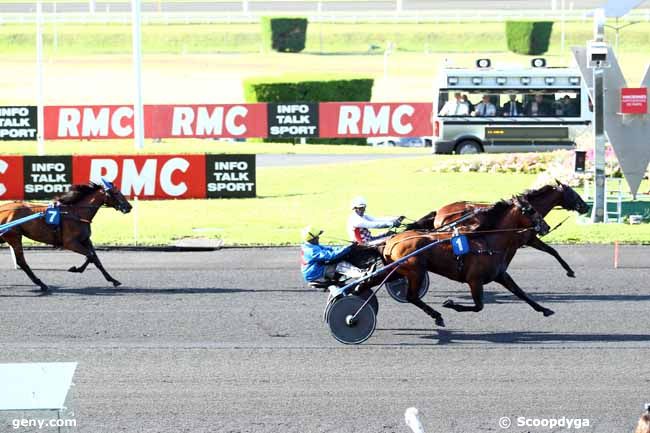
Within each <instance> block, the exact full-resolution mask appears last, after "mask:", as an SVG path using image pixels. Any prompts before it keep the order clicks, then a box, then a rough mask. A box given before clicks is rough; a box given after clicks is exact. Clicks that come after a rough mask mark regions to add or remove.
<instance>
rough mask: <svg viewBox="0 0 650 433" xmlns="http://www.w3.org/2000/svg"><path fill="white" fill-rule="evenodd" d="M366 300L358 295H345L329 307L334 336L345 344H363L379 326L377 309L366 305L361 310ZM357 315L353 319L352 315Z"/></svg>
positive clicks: (331, 329) (329, 322)
mask: <svg viewBox="0 0 650 433" xmlns="http://www.w3.org/2000/svg"><path fill="white" fill-rule="evenodd" d="M364 302H365V300H363V299H361V298H360V297H358V296H354V295H350V296H344V297H342V298H340V299H338V300H336V301H335V302H334V303H333V304H332V305H331V306H330V308H329V313H328V316H329V320H328V325H329V327H330V332H331V333H332V336H333V337H334V338H336V339H337V340H338V341H339V342H341V343H343V344H361V343H363V342H364V341H366V340H367V339H368V338H370V336H371V335H372V333H373V332H375V326H377V316H376V315H375V311H374V310H373V309H372V308H370V306H369V305H366V307H365V308H363V309H361V310H359V309H360V308H361V306H362V305H363V304H364ZM357 311H358V312H359V314H357V315H356V317H355V318H354V319H353V318H352V317H353V316H354V315H355V314H356V313H357Z"/></svg>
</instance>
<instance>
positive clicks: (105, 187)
mask: <svg viewBox="0 0 650 433" xmlns="http://www.w3.org/2000/svg"><path fill="white" fill-rule="evenodd" d="M103 206H106V207H111V208H113V209H115V210H118V211H120V212H122V213H124V214H127V213H129V212H130V211H131V204H130V203H129V202H128V201H127V199H126V198H125V197H124V195H122V193H121V192H120V190H119V188H117V187H116V186H115V185H113V184H112V183H110V182H108V181H106V180H104V179H102V182H101V184H95V183H90V184H88V185H73V186H72V187H71V188H70V190H69V191H68V192H66V193H64V194H62V195H60V196H56V197H54V199H53V204H51V205H49V206H48V205H43V204H32V203H27V202H23V201H16V202H12V203H7V204H4V205H2V206H0V225H5V226H11V227H10V228H8V229H7V230H5V231H0V243H3V242H6V243H8V244H9V245H10V246H11V247H12V248H13V251H14V255H15V257H16V264H17V265H18V266H19V267H20V268H21V269H22V270H23V271H24V272H25V274H27V276H28V277H29V279H30V280H32V282H33V283H34V284H36V285H38V286H39V287H40V288H41V290H42V291H43V292H47V291H48V290H49V287H48V286H47V285H46V284H45V283H43V282H42V281H41V280H40V279H39V278H38V277H36V275H34V272H33V271H32V270H31V268H30V267H29V265H28V264H27V262H26V261H25V255H24V253H23V244H22V238H23V236H25V237H27V238H29V239H32V240H34V241H36V242H41V243H44V244H49V245H53V246H54V247H60V248H63V249H66V250H70V251H74V252H75V253H79V254H82V255H84V256H85V257H86V261H85V262H84V263H83V264H82V265H81V266H79V267H75V266H73V267H71V268H70V269H68V271H70V272H83V271H84V270H85V269H86V267H87V266H88V265H89V264H90V263H92V264H94V265H95V266H96V267H97V269H99V271H100V272H101V273H102V275H103V276H104V278H106V280H107V281H109V282H110V283H112V284H113V286H114V287H117V286H119V285H121V284H122V283H120V282H119V281H118V280H116V279H115V278H113V277H112V276H111V275H110V274H109V273H108V272H107V271H106V269H104V266H103V265H102V263H101V261H100V260H99V257H97V252H96V251H95V247H94V246H93V243H92V241H91V240H90V235H91V229H90V225H91V223H92V221H93V218H94V217H95V215H96V214H97V212H98V211H99V208H101V207H103ZM36 214H42V215H43V217H41V218H37V217H34V218H31V219H30V218H29V217H30V216H33V215H36ZM19 219H23V220H24V221H25V222H24V223H21V224H18V225H12V224H11V222H12V221H16V220H19Z"/></svg>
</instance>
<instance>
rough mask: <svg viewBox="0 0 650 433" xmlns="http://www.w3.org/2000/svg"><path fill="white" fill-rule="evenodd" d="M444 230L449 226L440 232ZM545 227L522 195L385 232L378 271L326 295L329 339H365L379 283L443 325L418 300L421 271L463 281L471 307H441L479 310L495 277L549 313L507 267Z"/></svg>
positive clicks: (423, 274) (372, 323)
mask: <svg viewBox="0 0 650 433" xmlns="http://www.w3.org/2000/svg"><path fill="white" fill-rule="evenodd" d="M473 218H477V219H478V220H479V221H481V223H480V225H479V226H478V227H476V228H475V229H474V230H467V229H466V228H464V226H463V224H464V223H465V222H466V221H468V220H471V219H473ZM447 229H450V230H452V231H443V230H447ZM549 230H550V227H549V226H548V224H546V222H545V221H544V218H543V217H542V216H541V215H540V214H539V213H538V212H537V211H536V210H535V209H534V208H533V207H532V206H531V205H530V203H528V202H527V201H526V200H525V199H523V198H517V197H515V198H513V199H511V200H507V201H505V200H503V201H500V202H497V203H496V204H494V205H492V206H490V207H488V208H485V209H473V210H470V211H467V212H465V213H464V214H462V215H460V216H458V217H457V218H456V219H455V220H454V221H452V222H450V223H447V224H446V225H445V226H444V227H440V228H438V229H420V230H406V231H404V232H402V233H399V234H397V235H395V236H393V237H391V238H390V239H389V240H388V241H387V242H386V245H385V246H384V247H383V249H382V252H381V254H382V257H383V262H384V264H385V265H384V266H383V267H382V268H380V269H379V270H377V271H375V272H373V273H371V274H369V275H367V276H365V277H363V278H361V279H359V280H356V281H352V282H350V283H348V284H347V285H346V286H344V287H342V288H340V289H338V290H337V291H336V293H338V294H337V295H336V296H335V297H333V298H332V299H330V300H328V305H327V307H326V311H325V320H326V322H327V324H328V325H329V328H330V331H331V333H332V335H333V336H334V338H336V339H337V340H338V341H340V342H342V343H345V344H359V343H362V342H364V341H365V340H367V339H368V338H369V337H370V336H371V335H372V333H373V332H374V330H375V326H376V309H375V308H372V304H371V301H372V299H373V298H374V297H375V296H376V294H377V292H378V291H379V290H380V289H381V287H382V286H383V285H386V287H387V289H388V291H389V293H391V296H393V297H394V298H396V300H399V301H400V302H408V303H411V304H413V305H414V306H416V307H418V308H420V309H421V310H423V311H424V312H425V313H426V314H427V315H428V316H430V317H431V318H433V319H434V320H435V323H436V325H438V326H445V323H444V320H443V318H442V315H441V314H440V313H439V312H438V311H436V310H434V309H433V308H431V307H430V306H429V305H427V304H426V303H425V302H424V301H423V300H422V299H421V288H422V281H423V279H425V278H426V277H427V272H433V273H435V274H438V275H442V276H444V277H447V278H449V279H452V280H456V281H459V282H465V283H468V284H469V286H470V289H471V293H472V298H473V299H474V305H473V306H467V305H462V304H457V303H455V302H454V301H451V300H449V301H447V302H445V303H444V304H443V307H447V308H451V309H454V310H456V311H477V312H478V311H481V309H482V308H483V284H485V283H488V282H490V281H496V282H498V283H500V284H502V285H503V286H505V287H506V288H507V289H508V290H510V291H511V292H512V293H513V294H515V295H516V296H518V297H519V298H521V299H523V300H524V301H526V302H527V303H528V304H529V305H530V306H531V307H533V309H535V310H536V311H539V312H541V313H543V314H544V316H550V315H552V314H553V311H552V310H550V309H548V308H545V307H542V306H541V305H539V304H537V303H536V302H535V301H533V300H532V299H531V298H530V297H529V296H528V295H527V294H526V293H525V292H524V291H523V290H521V289H520V288H519V286H517V285H516V283H515V282H514V281H513V280H512V278H511V277H510V275H508V273H507V272H506V271H507V268H508V265H509V264H510V261H511V260H512V257H513V256H514V254H515V252H516V251H517V249H518V248H521V247H522V246H523V245H524V244H525V242H526V240H527V239H528V237H527V236H526V235H527V233H529V232H532V233H536V234H540V235H543V234H545V233H547V232H548V231H549ZM380 275H384V277H383V280H382V281H381V282H380V283H378V284H374V283H373V284H372V285H373V286H377V288H376V289H375V290H374V292H371V293H370V295H368V296H364V297H360V296H355V295H352V294H351V292H352V291H353V290H354V288H355V287H358V286H359V285H362V284H365V283H366V282H367V281H371V280H376V279H378V277H379V276H380ZM396 275H401V276H403V277H406V290H405V291H404V293H402V292H401V290H400V291H399V293H400V296H399V298H403V300H401V299H397V298H398V297H397V296H395V295H394V294H393V293H392V292H396V290H395V289H392V288H391V287H390V282H391V280H394V279H395V276H396Z"/></svg>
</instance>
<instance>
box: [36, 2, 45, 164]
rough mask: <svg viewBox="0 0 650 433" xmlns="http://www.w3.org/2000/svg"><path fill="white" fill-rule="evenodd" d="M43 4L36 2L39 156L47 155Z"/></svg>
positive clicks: (37, 133)
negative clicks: (44, 124) (44, 135)
mask: <svg viewBox="0 0 650 433" xmlns="http://www.w3.org/2000/svg"><path fill="white" fill-rule="evenodd" d="M43 117H44V114H43V4H42V3H41V0H37V1H36V118H37V120H36V137H37V138H36V140H37V144H36V146H37V152H38V155H39V156H43V155H45V142H44V141H43V121H44V119H43Z"/></svg>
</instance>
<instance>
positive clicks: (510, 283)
mask: <svg viewBox="0 0 650 433" xmlns="http://www.w3.org/2000/svg"><path fill="white" fill-rule="evenodd" d="M494 281H496V282H497V283H499V284H501V285H502V286H503V287H505V288H506V289H508V290H509V291H510V292H512V294H513V295H515V296H516V297H518V298H519V299H523V300H524V301H526V303H527V304H528V305H530V306H531V307H533V310H535V311H539V312H541V313H542V314H544V317H548V316H551V315H553V314H555V312H554V311H553V310H550V309H548V308H545V307H542V306H541V305H539V304H538V303H537V302H535V301H533V300H532V299H531V298H530V296H528V295H527V294H526V292H524V291H523V290H522V289H521V287H519V286H518V285H517V283H515V281H514V280H513V279H512V277H511V276H510V274H508V273H507V272H504V273H502V274H501V275H499V276H498V277H497V278H495V279H494Z"/></svg>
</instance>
